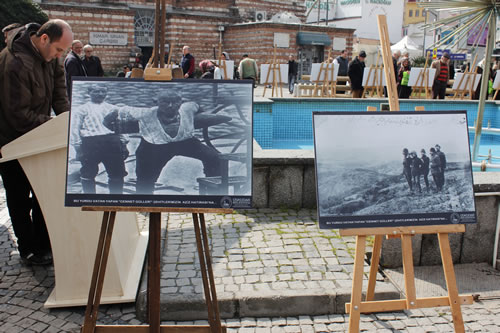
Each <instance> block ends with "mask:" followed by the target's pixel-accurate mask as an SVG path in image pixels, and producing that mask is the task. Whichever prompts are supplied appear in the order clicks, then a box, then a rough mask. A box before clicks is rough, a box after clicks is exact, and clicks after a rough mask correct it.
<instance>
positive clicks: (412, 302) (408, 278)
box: [401, 234, 417, 309]
mask: <svg viewBox="0 0 500 333" xmlns="http://www.w3.org/2000/svg"><path fill="white" fill-rule="evenodd" d="M411 248H412V245H411V235H409V234H403V235H401V249H402V253H403V271H404V277H405V292H406V308H407V309H412V308H416V307H417V292H416V289H415V271H414V270H413V252H412V249H411Z"/></svg>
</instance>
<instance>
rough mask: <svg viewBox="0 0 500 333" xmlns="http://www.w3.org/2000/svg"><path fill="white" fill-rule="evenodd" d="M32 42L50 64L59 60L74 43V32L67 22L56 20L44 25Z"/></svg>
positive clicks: (32, 37) (32, 38)
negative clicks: (56, 59) (54, 60)
mask: <svg viewBox="0 0 500 333" xmlns="http://www.w3.org/2000/svg"><path fill="white" fill-rule="evenodd" d="M31 40H32V41H33V43H34V44H35V46H36V48H37V49H38V51H39V52H40V55H41V56H42V57H43V58H44V59H45V61H47V62H49V61H52V60H53V59H55V58H59V57H60V56H61V55H62V54H63V53H64V52H66V51H67V50H68V48H69V47H70V46H71V43H72V42H73V31H71V27H70V26H69V24H68V23H67V22H66V21H63V20H60V19H55V20H49V21H47V22H46V23H44V24H43V25H42V26H41V27H40V29H38V31H37V32H36V34H35V35H33V36H31Z"/></svg>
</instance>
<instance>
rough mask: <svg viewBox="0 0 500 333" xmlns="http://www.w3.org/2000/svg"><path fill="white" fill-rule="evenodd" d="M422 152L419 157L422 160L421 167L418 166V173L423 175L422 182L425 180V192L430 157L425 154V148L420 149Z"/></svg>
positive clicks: (427, 183)
mask: <svg viewBox="0 0 500 333" xmlns="http://www.w3.org/2000/svg"><path fill="white" fill-rule="evenodd" d="M420 153H421V154H422V155H421V157H420V159H421V160H422V167H421V168H420V174H421V175H422V176H424V182H425V189H426V191H427V192H429V178H428V176H429V165H430V159H429V157H428V156H427V155H426V154H425V149H422V150H421V151H420Z"/></svg>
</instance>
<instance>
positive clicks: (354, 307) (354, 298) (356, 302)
mask: <svg viewBox="0 0 500 333" xmlns="http://www.w3.org/2000/svg"><path fill="white" fill-rule="evenodd" d="M365 248H366V236H356V254H355V256H354V272H353V278H352V290H351V309H350V314H349V333H355V332H359V319H360V317H361V296H362V294H363V291H362V290H363V266H364V258H365Z"/></svg>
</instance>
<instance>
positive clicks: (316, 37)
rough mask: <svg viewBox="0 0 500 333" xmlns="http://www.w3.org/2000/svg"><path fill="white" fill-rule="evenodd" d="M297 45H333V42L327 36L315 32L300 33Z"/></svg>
mask: <svg viewBox="0 0 500 333" xmlns="http://www.w3.org/2000/svg"><path fill="white" fill-rule="evenodd" d="M297 44H299V45H326V46H328V45H331V44H332V40H331V39H330V37H328V35H327V34H322V33H314V32H298V33H297Z"/></svg>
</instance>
